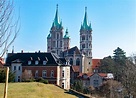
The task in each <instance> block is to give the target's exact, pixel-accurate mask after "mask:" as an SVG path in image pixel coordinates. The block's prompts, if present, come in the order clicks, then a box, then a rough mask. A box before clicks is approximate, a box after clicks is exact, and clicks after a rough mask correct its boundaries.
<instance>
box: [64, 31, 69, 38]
mask: <svg viewBox="0 0 136 98" xmlns="http://www.w3.org/2000/svg"><path fill="white" fill-rule="evenodd" d="M64 38H70V36H69V35H68V29H66V32H65V35H64Z"/></svg>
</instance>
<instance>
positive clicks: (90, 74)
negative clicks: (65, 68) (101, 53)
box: [78, 73, 107, 77]
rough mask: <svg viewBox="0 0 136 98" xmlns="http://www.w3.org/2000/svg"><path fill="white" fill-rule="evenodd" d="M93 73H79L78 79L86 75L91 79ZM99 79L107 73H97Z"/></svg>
mask: <svg viewBox="0 0 136 98" xmlns="http://www.w3.org/2000/svg"><path fill="white" fill-rule="evenodd" d="M93 74H95V73H79V75H78V77H82V76H83V75H87V76H88V77H91V76H92V75H93ZM98 75H99V76H101V77H107V73H98Z"/></svg>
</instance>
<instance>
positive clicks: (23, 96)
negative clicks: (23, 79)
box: [0, 82, 77, 98]
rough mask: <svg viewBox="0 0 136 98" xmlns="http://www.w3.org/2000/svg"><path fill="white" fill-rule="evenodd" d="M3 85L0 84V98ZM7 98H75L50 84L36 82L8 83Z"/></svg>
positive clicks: (0, 97) (1, 97)
mask: <svg viewBox="0 0 136 98" xmlns="http://www.w3.org/2000/svg"><path fill="white" fill-rule="evenodd" d="M3 93H4V84H3V83H0V98H3ZM8 98H77V97H76V96H74V95H71V94H68V93H66V91H65V90H63V89H61V88H59V87H57V86H55V85H51V84H43V83H37V82H30V83H9V84H8Z"/></svg>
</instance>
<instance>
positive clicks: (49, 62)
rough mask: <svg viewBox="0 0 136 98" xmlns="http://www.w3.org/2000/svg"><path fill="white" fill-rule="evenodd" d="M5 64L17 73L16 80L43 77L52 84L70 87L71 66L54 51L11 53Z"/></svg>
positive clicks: (65, 87)
mask: <svg viewBox="0 0 136 98" xmlns="http://www.w3.org/2000/svg"><path fill="white" fill-rule="evenodd" d="M5 66H9V67H10V69H11V71H12V72H14V73H15V82H21V81H23V79H24V78H26V77H27V78H32V77H33V78H35V79H37V78H40V77H42V78H44V79H46V80H48V82H49V83H51V84H56V85H58V86H60V87H62V88H64V89H69V88H70V66H69V65H68V62H67V61H66V60H65V59H64V58H63V59H60V58H59V57H58V56H57V55H56V54H54V53H9V54H8V56H7V59H6V65H5Z"/></svg>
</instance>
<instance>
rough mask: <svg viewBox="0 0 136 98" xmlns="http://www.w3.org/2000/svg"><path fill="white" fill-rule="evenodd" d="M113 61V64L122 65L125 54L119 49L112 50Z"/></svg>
mask: <svg viewBox="0 0 136 98" xmlns="http://www.w3.org/2000/svg"><path fill="white" fill-rule="evenodd" d="M113 54H114V56H113V59H114V61H115V62H117V63H119V64H120V65H124V64H125V61H126V53H125V52H124V51H123V50H122V49H121V48H119V47H117V49H115V50H114V53H113Z"/></svg>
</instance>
